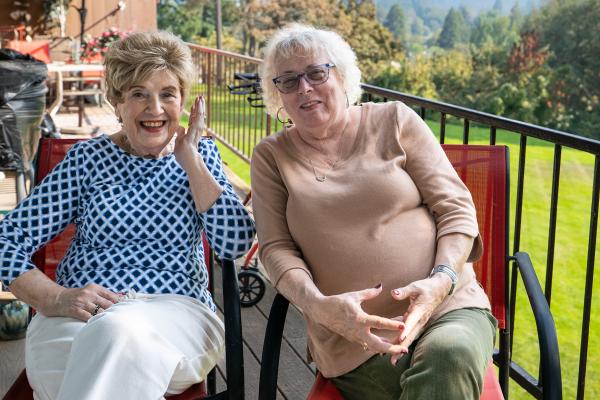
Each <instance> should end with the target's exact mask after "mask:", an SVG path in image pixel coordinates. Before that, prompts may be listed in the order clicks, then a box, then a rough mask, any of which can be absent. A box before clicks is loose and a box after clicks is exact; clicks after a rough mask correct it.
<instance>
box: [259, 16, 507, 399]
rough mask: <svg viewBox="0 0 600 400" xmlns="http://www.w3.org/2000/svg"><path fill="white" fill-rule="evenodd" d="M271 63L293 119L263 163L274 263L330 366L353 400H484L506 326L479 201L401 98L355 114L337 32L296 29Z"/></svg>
mask: <svg viewBox="0 0 600 400" xmlns="http://www.w3.org/2000/svg"><path fill="white" fill-rule="evenodd" d="M264 58H265V61H264V64H263V65H262V67H261V71H260V75H261V80H262V82H263V89H264V100H265V103H266V105H267V108H268V110H269V112H270V113H271V114H272V115H277V116H278V118H280V119H281V120H283V121H286V125H285V127H284V128H283V130H282V131H281V132H278V133H277V134H275V135H273V136H270V137H267V138H265V139H264V140H262V142H261V143H260V144H259V145H258V146H257V147H256V148H255V151H254V154H253V157H252V190H253V208H254V216H255V219H256V227H257V233H258V239H259V243H260V258H261V260H262V262H263V264H264V266H265V268H266V269H267V271H268V273H269V276H270V278H271V281H272V282H273V284H274V285H275V286H276V288H277V290H278V291H279V292H280V293H282V294H283V295H284V296H285V297H286V298H288V300H290V301H291V302H292V303H293V304H295V305H297V306H298V307H299V308H300V309H301V310H302V312H303V314H304V317H305V319H306V322H307V327H308V347H309V351H310V354H311V356H312V359H313V360H314V361H315V363H316V365H317V367H318V369H319V370H320V372H321V373H322V374H323V375H324V376H325V377H328V378H332V379H333V382H334V384H335V385H336V386H337V388H338V389H339V390H340V391H341V392H342V394H343V395H344V397H345V398H346V399H403V400H406V399H411V400H415V399H423V400H431V399H456V400H459V399H460V400H465V399H478V398H479V396H480V393H481V390H482V385H483V377H484V374H485V371H486V367H487V365H488V363H489V360H490V358H491V355H492V351H493V342H494V334H495V329H496V321H495V319H494V317H493V316H492V315H491V313H490V311H489V309H490V304H489V301H488V299H487V297H486V295H485V293H484V292H483V290H482V288H481V287H480V286H479V284H478V283H477V281H476V278H475V273H474V271H473V267H472V264H471V262H472V261H475V260H476V259H477V258H478V257H479V256H480V255H481V250H482V249H481V240H480V238H479V232H478V226H477V221H476V216H475V209H474V206H473V202H472V199H471V196H470V193H469V192H468V190H467V189H466V187H465V186H464V185H463V183H462V182H461V180H460V178H459V177H458V176H457V175H456V173H455V171H454V169H453V168H452V166H451V164H450V162H449V161H448V159H447V158H446V156H445V154H444V152H443V150H442V148H441V147H440V145H439V144H438V142H437V141H436V139H435V137H434V135H433V134H432V132H431V131H430V129H429V128H428V127H427V125H426V124H425V123H424V122H423V121H422V120H421V118H419V117H418V116H417V115H416V114H415V113H414V112H413V111H412V110H411V109H410V108H409V107H407V106H406V105H404V104H403V103H401V102H388V103H378V104H374V103H365V104H362V105H354V103H355V102H356V101H357V100H358V98H359V95H360V71H359V69H358V67H357V62H356V56H355V54H354V52H353V51H352V49H351V48H350V46H349V45H348V44H347V43H346V42H345V41H344V40H343V39H342V38H341V37H340V36H339V35H337V34H336V33H334V32H331V31H326V30H321V29H315V28H312V27H309V26H302V25H292V26H289V27H287V28H285V29H282V30H280V31H278V32H277V33H276V34H275V35H274V36H273V38H271V40H270V41H269V42H268V44H267V47H266V50H265V55H264Z"/></svg>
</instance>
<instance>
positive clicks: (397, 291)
mask: <svg viewBox="0 0 600 400" xmlns="http://www.w3.org/2000/svg"><path fill="white" fill-rule="evenodd" d="M392 293H394V294H395V295H396V296H398V295H400V291H399V290H398V289H394V290H392Z"/></svg>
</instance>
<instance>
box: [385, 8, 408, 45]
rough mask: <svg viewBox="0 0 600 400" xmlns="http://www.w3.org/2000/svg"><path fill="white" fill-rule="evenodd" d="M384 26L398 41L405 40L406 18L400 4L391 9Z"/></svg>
mask: <svg viewBox="0 0 600 400" xmlns="http://www.w3.org/2000/svg"><path fill="white" fill-rule="evenodd" d="M383 26H385V27H386V28H388V29H389V30H390V32H392V34H393V35H394V37H396V38H397V39H403V38H404V36H405V34H406V18H405V17H404V12H403V11H402V8H401V7H400V5H399V4H394V5H393V6H392V7H391V8H390V11H388V14H387V17H386V18H385V22H384V23H383Z"/></svg>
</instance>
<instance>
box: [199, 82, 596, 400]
mask: <svg viewBox="0 0 600 400" xmlns="http://www.w3.org/2000/svg"><path fill="white" fill-rule="evenodd" d="M198 89H201V88H198ZM213 95H214V96H213V98H212V101H211V104H212V107H213V108H212V112H211V118H212V120H211V127H212V128H213V129H214V130H215V131H216V132H224V136H225V137H226V139H227V141H228V142H230V143H234V144H235V143H239V142H241V140H242V139H243V138H245V139H246V140H248V139H250V140H249V143H250V145H252V146H253V145H254V144H255V143H256V142H257V141H258V140H259V138H260V136H261V135H262V132H264V126H260V125H258V124H257V123H256V120H257V118H258V117H257V116H256V112H257V111H258V112H259V113H261V112H262V111H261V109H249V108H247V107H244V106H243V104H239V103H236V101H238V102H239V100H238V99H236V97H239V96H232V95H229V94H227V93H225V92H224V91H223V92H219V93H218V94H217V93H214V92H213ZM241 101H242V102H243V101H244V99H243V97H241ZM227 110H230V111H227ZM244 123H245V124H246V125H247V124H250V125H252V128H242V129H236V128H235V127H236V126H237V127H239V126H243V125H244ZM428 123H429V125H430V126H431V128H432V130H433V131H434V133H436V134H438V133H439V122H431V121H430V122H428ZM277 129H279V127H277ZM462 129H463V128H462V125H459V124H456V125H455V124H452V123H449V124H448V125H447V126H446V142H447V143H459V142H461V141H462ZM274 130H275V129H274ZM488 141H489V129H487V128H485V129H484V128H478V127H476V126H471V128H470V135H469V142H470V143H472V144H477V143H483V144H486V143H488ZM497 143H498V144H506V145H508V146H509V148H510V162H511V204H513V205H514V203H515V197H516V190H515V188H516V181H517V167H518V155H519V135H517V134H515V133H511V132H503V131H498V132H497ZM527 144H528V145H527V161H526V168H525V193H524V199H523V218H522V228H521V245H520V250H521V251H526V252H528V253H529V254H530V256H531V258H532V261H533V264H534V267H535V269H536V271H537V274H538V278H539V279H540V281H541V282H542V287H544V282H545V279H546V277H545V267H546V259H547V240H548V224H549V215H550V210H549V208H550V193H551V182H552V164H553V145H552V144H549V143H547V142H543V141H540V140H537V139H531V138H529V139H528V142H527ZM219 148H220V150H221V154H222V157H223V159H224V161H225V162H226V163H227V164H228V165H229V167H230V168H232V170H233V171H234V172H236V173H237V174H238V175H239V176H240V177H242V178H243V179H244V180H245V181H246V182H247V183H250V177H249V165H248V164H247V163H246V162H245V161H242V160H241V159H240V158H239V157H237V156H236V155H235V154H234V153H232V152H231V151H229V150H228V149H226V148H225V147H224V146H222V145H220V146H219ZM242 150H243V151H244V153H245V154H248V155H250V154H251V149H248V148H245V149H242ZM593 167H594V158H593V156H591V155H589V154H587V153H584V152H580V151H575V150H570V149H563V152H562V164H561V176H560V192H559V205H558V214H557V231H556V248H555V253H554V276H553V291H552V306H551V309H552V312H553V316H554V319H555V321H556V325H557V330H558V339H559V346H560V353H561V364H562V374H563V387H564V392H563V397H564V398H565V399H572V398H575V396H576V392H577V388H576V385H577V376H578V359H579V350H580V349H579V348H580V341H581V325H582V324H581V321H582V310H583V297H584V286H585V274H586V260H587V242H588V229H589V209H590V204H591V191H592V178H593ZM514 215H515V214H514V209H513V210H511V225H512V224H514ZM510 243H511V248H512V243H513V241H512V232H511V241H510ZM596 258H599V254H598V251H597V252H596ZM596 269H597V268H596ZM597 274H598V271H596V275H597ZM593 293H594V294H593V296H592V297H593V299H592V312H591V316H592V320H591V324H590V334H589V350H588V359H587V378H586V398H588V399H596V398H600V334H599V332H600V298H599V297H600V279H598V278H596V280H595V283H594V291H593ZM513 359H514V360H515V361H517V362H518V363H519V364H521V365H522V366H524V367H525V368H526V369H527V370H528V371H530V372H535V371H537V366H538V363H539V351H538V348H537V332H536V329H535V324H534V319H533V315H532V313H531V311H530V309H529V306H528V301H527V296H526V294H525V291H524V289H523V288H522V286H521V287H520V288H519V290H518V299H517V314H516V321H515V337H514V350H513ZM535 375H536V374H535V373H534V376H535ZM510 396H511V398H512V399H530V398H531V396H529V395H527V394H526V393H525V392H524V391H523V390H521V389H520V388H518V385H517V384H515V383H512V384H511V393H510Z"/></svg>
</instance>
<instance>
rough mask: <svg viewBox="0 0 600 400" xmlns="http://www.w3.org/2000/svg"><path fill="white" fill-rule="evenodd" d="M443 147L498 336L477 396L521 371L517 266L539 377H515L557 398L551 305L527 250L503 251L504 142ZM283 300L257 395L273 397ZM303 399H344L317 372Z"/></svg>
mask: <svg viewBox="0 0 600 400" xmlns="http://www.w3.org/2000/svg"><path fill="white" fill-rule="evenodd" d="M442 147H443V148H444V151H445V152H446V155H447V156H448V158H449V159H450V161H451V162H452V165H453V166H454V168H455V169H456V171H457V173H458V175H459V176H460V178H461V179H462V180H463V182H465V184H466V185H467V187H468V188H469V190H470V191H471V194H472V196H473V200H474V202H475V207H476V209H477V220H478V223H479V229H480V234H481V238H482V240H483V246H484V252H483V256H482V258H481V259H480V260H479V261H478V262H476V263H475V264H474V268H475V272H476V274H477V278H478V280H479V282H480V283H481V285H482V286H483V288H484V289H485V291H486V293H487V295H488V296H489V298H490V302H491V304H492V313H493V314H494V316H495V317H496V318H497V319H498V324H499V326H498V328H499V335H497V336H498V342H499V348H498V349H497V350H496V351H495V352H494V355H493V362H494V363H495V364H496V365H497V366H498V368H499V379H497V378H496V374H495V371H494V368H493V367H492V365H491V364H492V363H490V367H489V368H488V371H487V373H486V377H485V383H484V390H483V394H482V396H481V399H482V400H483V399H485V400H498V399H504V398H505V397H506V398H508V379H509V373H512V372H514V371H515V370H519V369H520V370H521V371H522V369H521V368H520V367H519V366H518V365H516V364H514V363H513V362H512V360H511V343H512V340H511V337H510V335H511V333H512V330H511V327H510V321H512V320H514V319H513V318H514V317H513V316H514V313H510V312H509V307H510V305H511V304H514V288H515V287H516V278H517V275H518V274H517V270H518V272H520V274H521V276H522V278H523V281H524V286H525V290H526V292H527V295H528V297H529V301H530V304H531V306H532V309H533V313H534V316H535V321H536V326H537V332H538V340H539V349H540V378H539V381H538V380H536V379H535V378H533V377H531V376H529V375H528V374H527V373H526V374H527V376H528V377H527V378H525V379H520V380H519V383H521V384H522V385H523V386H525V387H526V388H527V390H528V391H530V392H533V393H535V397H536V398H540V399H544V400H555V399H562V382H561V369H560V359H559V353H558V342H557V338H556V329H555V326H554V320H553V318H552V315H551V313H550V308H549V307H548V303H547V301H546V299H545V297H544V294H543V293H542V289H541V287H540V284H539V281H538V279H537V277H536V275H535V271H534V269H533V266H532V264H531V260H530V259H529V255H528V254H527V253H524V252H518V253H516V254H515V255H514V256H509V254H508V226H509V223H508V221H509V218H508V210H509V204H510V203H509V182H510V181H509V158H508V147H506V146H476V145H447V144H445V145H442ZM511 262H512V263H513V268H512V274H511V276H512V282H510V281H509V264H510V263H511ZM509 282H510V287H509ZM511 288H512V289H511ZM511 290H512V292H511ZM511 296H512V297H513V300H512V301H511V300H510V299H511ZM288 305H289V303H288V301H287V299H285V297H283V296H282V295H280V294H277V296H276V297H275V300H274V301H273V305H272V306H271V311H270V315H269V321H268V324H267V331H266V333H265V341H264V345H263V353H262V363H261V372H260V387H259V399H260V400H274V399H275V398H276V397H275V396H276V392H277V374H278V367H279V351H280V347H281V339H282V334H283V328H284V325H285V316H286V313H287V309H288ZM509 316H510V317H509ZM308 399H310V400H321V399H328V400H343V397H342V396H341V394H340V393H339V392H338V390H337V389H336V388H335V386H334V385H333V383H332V382H331V381H329V380H327V379H326V378H324V377H323V376H322V375H320V374H317V378H316V381H315V383H314V385H313V387H312V389H311V392H310V394H309V397H308Z"/></svg>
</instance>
